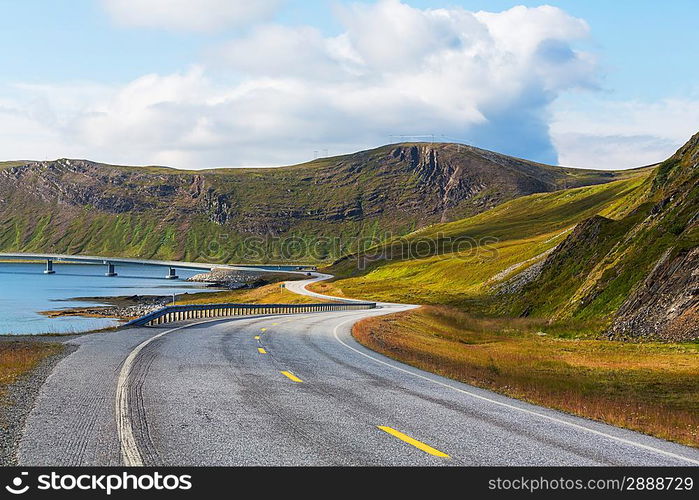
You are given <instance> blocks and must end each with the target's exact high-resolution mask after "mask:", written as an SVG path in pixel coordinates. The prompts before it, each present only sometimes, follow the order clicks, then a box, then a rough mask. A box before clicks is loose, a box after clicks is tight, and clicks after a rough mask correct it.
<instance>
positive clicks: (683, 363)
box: [353, 306, 699, 446]
mask: <svg viewBox="0 0 699 500" xmlns="http://www.w3.org/2000/svg"><path fill="white" fill-rule="evenodd" d="M595 330H596V328H595V325H594V324H589V323H582V322H577V323H576V322H569V323H558V324H553V325H548V324H547V323H546V322H545V321H543V320H535V319H526V318H517V319H506V318H500V319H475V318H473V317H471V316H469V315H467V314H465V313H463V312H460V311H458V310H456V309H453V308H447V307H435V306H427V307H422V308H420V309H417V310H413V311H409V312H407V313H401V314H397V315H391V316H384V317H378V318H371V319H367V320H364V321H361V322H360V323H358V324H356V325H355V327H354V331H353V334H354V336H355V338H357V340H358V341H359V342H361V343H362V344H364V345H366V346H367V347H369V348H371V349H374V350H376V351H378V352H380V353H382V354H385V355H387V356H389V357H391V358H394V359H397V360H399V361H402V362H405V363H408V364H410V365H413V366H416V367H418V368H421V369H424V370H427V371H431V372H434V373H438V374H440V375H443V376H446V377H449V378H453V379H456V380H460V381H463V382H466V383H469V384H472V385H476V386H479V387H484V388H487V389H491V390H494V391H497V392H500V393H502V394H506V395H508V396H512V397H515V398H518V399H523V400H526V401H530V402H532V403H535V404H540V405H544V406H547V407H551V408H556V409H559V410H563V411H565V412H569V413H572V414H575V415H579V416H582V417H587V418H591V419H595V420H600V421H603V422H607V423H609V424H612V425H616V426H621V427H626V428H629V429H633V430H636V431H640V432H643V433H647V434H651V435H654V436H657V437H660V438H663V439H669V440H673V441H676V442H679V443H682V444H686V445H690V446H699V391H697V367H698V366H699V344H696V343H693V344H692V343H690V344H653V343H644V344H636V343H622V342H612V341H603V340H594V339H592V338H590V334H591V333H592V332H594V331H595Z"/></svg>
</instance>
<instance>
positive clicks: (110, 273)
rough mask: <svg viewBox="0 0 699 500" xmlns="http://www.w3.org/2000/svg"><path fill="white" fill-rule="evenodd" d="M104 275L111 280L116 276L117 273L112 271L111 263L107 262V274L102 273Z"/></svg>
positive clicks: (112, 265)
mask: <svg viewBox="0 0 699 500" xmlns="http://www.w3.org/2000/svg"><path fill="white" fill-rule="evenodd" d="M104 275H105V276H108V277H110V278H111V277H112V276H116V275H117V273H116V272H115V271H114V264H112V263H111V262H107V272H106V273H104Z"/></svg>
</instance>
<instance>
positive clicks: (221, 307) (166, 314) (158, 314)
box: [125, 302, 376, 326]
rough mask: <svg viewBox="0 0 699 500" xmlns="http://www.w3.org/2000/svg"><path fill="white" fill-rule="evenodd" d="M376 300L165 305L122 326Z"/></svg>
mask: <svg viewBox="0 0 699 500" xmlns="http://www.w3.org/2000/svg"><path fill="white" fill-rule="evenodd" d="M375 308H376V302H342V303H337V302H326V303H322V304H192V305H183V306H166V307H163V308H162V309H158V310H157V311H153V312H152V313H150V314H146V315H145V316H142V317H140V318H137V319H134V320H132V321H129V322H128V323H126V325H125V326H151V325H162V324H164V323H172V322H173V321H184V320H188V319H200V318H224V317H231V316H249V315H256V314H299V313H307V312H325V311H352V310H362V309H375Z"/></svg>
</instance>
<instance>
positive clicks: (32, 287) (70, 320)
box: [0, 263, 211, 334]
mask: <svg viewBox="0 0 699 500" xmlns="http://www.w3.org/2000/svg"><path fill="white" fill-rule="evenodd" d="M44 268H45V265H44V264H38V263H37V264H30V263H0V334H40V333H72V332H76V333H77V332H85V331H89V330H94V329H97V328H105V327H108V326H114V325H117V324H119V322H118V321H116V320H113V319H103V318H80V317H64V318H47V317H46V316H43V315H41V314H39V312H40V311H47V310H56V309H63V308H68V307H75V306H82V307H84V306H89V305H100V303H99V302H83V301H71V300H66V299H73V298H76V297H110V296H111V297H113V296H122V295H123V296H130V295H172V294H173V293H177V294H181V293H186V292H188V293H196V292H201V291H205V290H208V291H210V290H211V289H206V288H205V286H204V285H203V284H200V283H189V282H186V281H184V280H185V279H186V278H188V277H190V276H192V275H194V274H197V272H198V271H185V270H181V269H178V270H177V274H178V276H179V277H180V279H179V280H168V279H165V274H166V273H167V268H164V267H159V266H144V265H118V266H117V268H116V272H117V273H118V274H119V275H118V276H114V277H106V276H104V273H105V271H106V267H105V266H103V265H92V264H57V263H54V270H55V271H56V274H48V275H47V274H44Z"/></svg>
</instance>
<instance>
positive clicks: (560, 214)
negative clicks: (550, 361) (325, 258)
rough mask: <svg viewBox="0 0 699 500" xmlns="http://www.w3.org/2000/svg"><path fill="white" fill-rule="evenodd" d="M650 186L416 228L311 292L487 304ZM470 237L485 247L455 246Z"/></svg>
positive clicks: (534, 202) (593, 191)
mask: <svg viewBox="0 0 699 500" xmlns="http://www.w3.org/2000/svg"><path fill="white" fill-rule="evenodd" d="M649 185H650V180H649V179H648V173H647V172H645V173H643V174H639V175H637V176H636V177H631V178H629V179H626V180H621V181H616V182H611V183H609V184H603V185H598V186H589V187H583V188H577V189H570V190H566V191H556V192H553V193H544V194H535V195H530V196H524V197H521V198H517V199H515V200H512V201H510V202H507V203H504V204H502V205H499V206H497V207H495V208H493V209H491V210H488V211H487V212H484V213H482V214H479V215H476V216H474V217H470V218H467V219H463V220H459V221H456V222H451V223H446V224H435V225H432V226H430V227H428V228H425V229H423V230H420V231H416V232H414V233H412V234H410V235H408V236H407V237H406V238H405V239H404V240H403V241H402V242H401V244H398V242H394V243H393V244H387V245H384V246H381V247H379V248H375V249H371V250H369V251H368V252H367V254H368V255H374V256H376V257H374V258H371V259H368V260H367V261H366V262H364V261H361V260H360V259H361V257H357V256H349V257H347V258H345V259H342V260H340V261H338V262H337V263H335V264H334V265H333V266H331V267H330V268H328V272H330V273H331V274H334V275H335V276H337V277H338V279H336V280H335V281H333V282H330V283H327V282H321V283H316V284H314V285H312V286H311V287H310V288H311V289H312V290H314V291H316V292H319V293H326V294H330V295H336V296H343V295H346V296H348V297H361V298H366V299H371V300H384V301H397V302H406V303H419V304H433V305H440V304H442V305H450V306H455V307H460V308H468V309H470V310H473V309H474V308H480V307H484V306H485V304H484V303H483V302H484V300H483V299H484V297H486V296H487V295H488V294H489V293H490V291H491V289H492V287H494V286H495V285H497V284H498V282H501V281H504V280H506V279H507V278H508V277H510V276H511V275H513V274H516V273H517V272H520V271H522V270H523V269H526V268H527V267H528V266H531V265H533V264H535V263H536V262H538V261H540V260H542V259H543V258H544V257H545V255H546V252H547V251H550V250H551V249H553V248H554V247H555V246H556V245H558V244H559V243H561V242H562V241H563V240H564V239H565V238H566V237H567V236H568V235H569V234H570V231H571V230H572V229H573V228H574V227H575V225H576V224H578V223H579V222H581V221H583V220H585V219H587V218H589V217H592V216H594V215H598V214H599V215H604V216H607V217H622V216H624V215H626V214H628V213H629V212H630V211H631V210H632V209H633V208H634V207H635V206H636V204H637V203H638V200H639V199H640V198H641V197H642V196H643V195H644V194H645V193H646V192H647V190H648V188H649ZM450 238H451V240H450ZM466 238H468V239H469V241H473V242H475V243H480V244H481V246H476V245H475V244H474V246H468V245H466V246H465V249H464V247H463V246H462V247H459V248H452V247H450V246H449V243H448V242H452V241H458V240H457V239H462V240H464V239H466ZM425 242H432V243H431V246H429V245H427V244H425ZM416 256H419V257H416ZM358 261H360V262H361V264H362V266H365V268H364V269H362V268H360V267H361V266H358ZM495 278H498V279H495ZM485 302H489V301H487V300H486V301H485Z"/></svg>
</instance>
